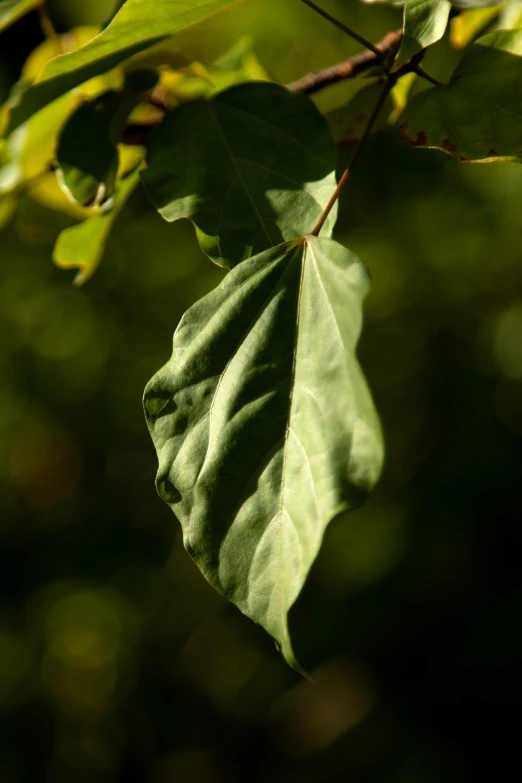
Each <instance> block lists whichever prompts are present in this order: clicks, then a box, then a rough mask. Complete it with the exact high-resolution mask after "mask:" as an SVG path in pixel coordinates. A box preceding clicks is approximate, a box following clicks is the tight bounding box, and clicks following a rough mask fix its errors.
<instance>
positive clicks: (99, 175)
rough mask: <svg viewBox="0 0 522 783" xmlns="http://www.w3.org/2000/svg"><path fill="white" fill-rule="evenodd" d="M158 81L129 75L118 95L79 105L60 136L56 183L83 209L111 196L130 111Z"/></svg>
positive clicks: (142, 73)
mask: <svg viewBox="0 0 522 783" xmlns="http://www.w3.org/2000/svg"><path fill="white" fill-rule="evenodd" d="M156 81H157V74H156V73H155V72H153V71H136V72H134V73H131V74H129V76H128V78H127V81H126V82H125V87H124V89H123V90H121V91H120V92H108V93H105V94H104V95H101V96H100V97H99V98H97V99H96V100H95V101H90V102H88V103H84V104H82V105H81V106H80V107H79V108H78V109H77V110H76V111H75V112H74V114H72V115H71V117H70V118H69V120H68V121H67V123H66V124H65V126H64V127H63V130H62V132H61V135H60V141H59V144H58V150H57V154H56V157H57V162H58V166H59V172H58V173H59V181H60V185H61V187H62V188H63V190H64V192H65V193H66V195H67V196H68V197H69V198H70V199H71V200H72V201H76V202H77V203H78V204H81V205H83V206H89V205H95V206H100V205H102V204H104V203H105V202H106V201H107V200H108V199H109V198H110V197H111V196H112V194H113V192H114V188H115V185H116V175H117V172H118V166H119V154H118V141H119V139H120V137H121V134H122V131H123V128H124V127H125V124H126V122H127V117H128V116H129V114H130V112H131V110H132V109H133V108H134V106H135V105H136V104H137V103H138V102H139V100H140V98H141V97H142V95H143V93H144V92H145V91H147V90H150V89H151V88H152V87H153V86H154V85H155V84H156Z"/></svg>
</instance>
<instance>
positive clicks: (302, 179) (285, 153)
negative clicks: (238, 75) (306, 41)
mask: <svg viewBox="0 0 522 783" xmlns="http://www.w3.org/2000/svg"><path fill="white" fill-rule="evenodd" d="M147 159H148V168H147V169H145V170H144V171H143V174H142V178H143V181H144V183H145V186H146V188H147V191H148V193H149V195H150V197H151V199H152V201H153V203H154V204H155V206H156V207H157V209H158V210H159V211H160V213H161V214H162V215H163V217H164V218H165V219H166V220H169V221H173V220H178V219H179V218H183V217H187V218H190V219H191V220H192V221H193V222H194V223H195V225H196V226H197V228H198V229H199V235H200V240H201V242H202V245H203V247H204V249H205V250H206V251H207V253H208V254H209V255H210V257H211V258H212V259H213V260H214V261H215V262H216V263H218V264H221V265H223V266H230V267H231V266H234V265H235V264H237V263H238V262H239V261H241V260H243V259H244V258H246V257H248V256H250V255H252V254H254V253H256V252H260V251H261V250H264V249H266V248H268V247H272V246H273V245H277V244H278V243H280V242H281V241H283V240H286V239H292V238H294V237H297V236H302V235H304V234H306V233H308V232H310V231H311V230H312V229H313V228H314V226H315V224H316V223H317V221H318V219H319V217H320V215H321V213H322V212H323V210H324V207H325V206H326V204H327V202H328V200H329V198H330V196H331V194H332V190H333V188H334V187H335V173H334V170H335V165H336V152H335V146H334V144H333V141H332V138H331V136H330V132H329V130H328V125H327V123H326V121H325V119H324V117H322V116H321V114H320V113H319V112H318V111H317V109H316V108H315V106H314V104H313V103H312V101H311V100H310V99H309V98H308V97H307V96H305V95H299V94H295V93H290V92H288V91H287V90H286V89H284V88H283V87H280V86H279V85H276V84H271V83H268V82H266V83H260V82H252V83H250V84H244V85H239V86H237V87H233V88H231V89H230V90H227V91H225V92H222V93H219V94H218V95H216V96H215V97H214V98H212V99H211V100H209V101H197V102H194V103H189V104H186V105H184V106H181V107H180V108H178V109H174V110H173V111H171V112H169V113H168V114H167V115H166V117H165V119H164V120H163V122H162V123H161V125H160V126H159V127H158V129H157V130H156V131H155V132H154V134H153V135H152V137H151V139H150V142H149V146H148V153H147ZM334 221H335V210H334V211H333V212H332V214H331V216H330V219H329V221H328V224H327V225H326V227H325V232H328V231H329V230H330V231H331V229H332V228H333V224H334Z"/></svg>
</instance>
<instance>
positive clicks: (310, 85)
mask: <svg viewBox="0 0 522 783" xmlns="http://www.w3.org/2000/svg"><path fill="white" fill-rule="evenodd" d="M401 40H402V29H401V30H396V31H395V32H393V33H388V34H387V35H385V36H384V38H383V39H382V41H379V43H378V44H376V46H375V47H374V49H377V50H378V52H379V56H377V55H376V54H375V52H374V51H373V50H370V49H367V50H366V51H364V52H359V53H358V54H354V55H353V57H349V58H348V59H347V60H343V62H341V63H337V64H336V65H331V66H329V67H328V68H323V69H322V70H321V71H313V72H312V73H309V74H307V75H306V76H303V77H302V78H301V79H297V81H295V82H292V83H291V84H287V85H286V87H287V89H288V90H290V92H304V93H307V94H308V95H310V94H311V93H314V92H317V91H318V90H322V89H323V88H324V87H329V86H330V85H331V84H337V82H340V81H343V79H353V78H355V77H356V76H359V74H361V73H364V71H368V70H369V69H370V68H374V67H376V66H378V65H379V64H380V62H381V59H382V58H385V57H386V56H387V55H389V56H390V57H391V56H392V55H394V54H395V53H396V52H397V51H398V49H399V47H400V44H401Z"/></svg>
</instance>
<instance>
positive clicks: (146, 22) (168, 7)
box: [10, 0, 237, 130]
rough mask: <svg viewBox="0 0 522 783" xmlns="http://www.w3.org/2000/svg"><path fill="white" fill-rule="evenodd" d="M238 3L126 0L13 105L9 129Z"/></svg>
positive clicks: (225, 0) (224, 0) (230, 0)
mask: <svg viewBox="0 0 522 783" xmlns="http://www.w3.org/2000/svg"><path fill="white" fill-rule="evenodd" d="M234 2H237V0H154V2H151V0H127V2H126V3H124V5H123V6H122V7H121V8H120V10H119V11H118V13H117V14H116V16H115V17H114V19H113V20H112V22H111V23H110V24H109V25H108V27H106V28H105V29H104V30H103V31H102V32H101V33H100V34H99V35H97V36H96V38H94V39H93V40H92V41H90V42H89V43H87V44H85V46H82V47H81V48H80V49H78V50H77V51H75V52H70V53H69V54H64V55H62V56H60V57H56V58H55V59H54V60H52V61H51V62H50V63H48V64H47V65H46V66H45V67H44V68H43V70H42V72H41V73H40V75H39V76H38V79H37V82H36V84H34V85H33V86H32V87H30V88H29V89H28V90H26V91H25V92H24V93H23V94H22V95H21V96H20V102H19V103H18V105H17V106H15V107H14V108H13V110H12V113H11V121H10V130H13V129H14V128H16V127H18V125H20V124H21V123H22V122H25V120H27V119H28V117H30V116H31V115H32V114H34V113H35V112H37V111H39V109H41V108H42V107H43V106H45V105H46V104H48V103H50V102H51V101H54V100H55V98H58V97H59V96H60V95H62V94H63V93H64V92H68V91H69V90H72V89H73V87H77V86H78V85H79V84H81V83H82V82H84V81H86V80H87V79H91V78H92V77H93V76H97V75H99V74H101V73H105V71H108V70H110V69H111V68H114V67H115V66H116V65H119V64H120V63H121V62H123V61H124V60H126V59H127V58H129V57H131V56H132V55H135V54H137V53H138V52H141V51H143V50H144V49H147V48H148V47H149V46H152V45H153V44H155V43H158V42H159V41H162V40H163V39H165V38H167V37H168V36H170V35H172V34H173V33H177V32H179V31H180V30H183V29H184V28H186V27H189V26H190V25H192V24H195V23H196V22H199V21H201V20H202V19H205V18H207V17H208V16H211V15H212V14H213V13H215V12H216V11H220V10H221V9H223V8H226V7H228V6H230V5H232V3H234Z"/></svg>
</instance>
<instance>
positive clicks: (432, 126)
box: [400, 30, 522, 161]
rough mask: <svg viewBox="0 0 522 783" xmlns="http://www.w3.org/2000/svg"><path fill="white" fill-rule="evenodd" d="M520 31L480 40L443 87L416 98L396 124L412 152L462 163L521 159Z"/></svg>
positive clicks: (468, 50)
mask: <svg viewBox="0 0 522 783" xmlns="http://www.w3.org/2000/svg"><path fill="white" fill-rule="evenodd" d="M521 83H522V30H501V31H499V32H496V33H491V34H490V35H486V36H484V37H483V38H480V39H479V40H478V41H477V42H476V43H474V44H472V45H471V46H470V47H469V49H467V50H466V51H465V53H464V56H463V58H462V60H461V62H460V63H459V65H458V66H457V69H456V70H455V72H454V74H453V76H452V77H451V80H450V82H449V84H448V85H443V86H440V87H433V88H431V89H428V90H425V91H424V92H422V93H419V94H417V95H415V97H414V98H413V99H412V100H411V101H410V102H409V104H408V106H407V107H406V109H405V111H404V113H403V115H402V122H401V125H400V128H401V135H402V137H403V139H404V140H405V141H407V142H409V143H410V144H413V145H414V146H417V147H430V148H436V149H441V150H444V151H445V152H448V153H450V154H451V155H455V156H456V157H458V158H460V159H461V160H466V161H493V160H499V159H502V158H504V159H505V158H510V159H517V160H519V159H520V158H521V157H522V95H521V92H520V85H521Z"/></svg>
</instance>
